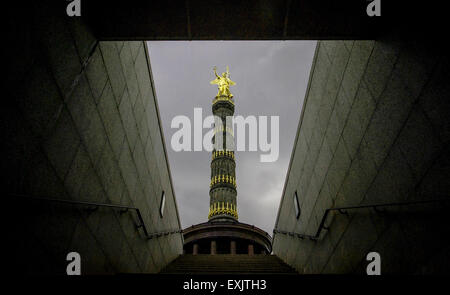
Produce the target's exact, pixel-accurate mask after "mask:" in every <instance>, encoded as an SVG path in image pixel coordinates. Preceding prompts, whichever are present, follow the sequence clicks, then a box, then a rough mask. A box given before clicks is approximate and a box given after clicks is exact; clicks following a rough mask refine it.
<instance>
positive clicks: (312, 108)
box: [273, 35, 450, 274]
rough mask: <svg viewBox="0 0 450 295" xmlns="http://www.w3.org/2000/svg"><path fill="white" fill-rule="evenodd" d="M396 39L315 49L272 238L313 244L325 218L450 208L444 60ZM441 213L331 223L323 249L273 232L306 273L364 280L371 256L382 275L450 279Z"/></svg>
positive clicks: (432, 50)
mask: <svg viewBox="0 0 450 295" xmlns="http://www.w3.org/2000/svg"><path fill="white" fill-rule="evenodd" d="M400 39H401V38H400V36H399V35H397V36H394V37H392V38H389V39H388V40H378V41H321V42H319V43H318V47H317V50H316V54H315V58H314V62H313V68H312V69H311V76H310V81H309V89H308V91H307V94H306V97H305V104H304V106H303V108H304V110H303V114H302V116H301V119H300V125H299V128H298V131H297V138H296V142H295V146H294V149H293V154H292V156H291V163H290V167H289V172H288V175H287V179H286V183H285V187H284V191H283V197H282V200H281V204H280V208H279V212H278V217H277V222H276V225H275V228H276V229H277V230H282V231H286V232H294V233H300V234H306V235H314V234H315V233H316V231H317V229H318V228H319V225H320V222H321V220H322V216H323V214H324V212H325V210H326V209H327V208H334V207H346V206H357V205H369V204H386V203H393V202H413V201H426V200H435V199H447V200H448V197H449V191H450V187H449V181H448V180H449V179H450V153H449V149H448V143H449V131H450V129H449V127H450V124H449V123H450V117H449V116H448V114H449V113H450V112H449V111H450V107H449V105H450V103H449V93H450V89H449V84H448V80H449V76H450V75H449V60H448V57H447V56H446V55H445V54H444V53H443V50H442V49H441V48H439V47H438V46H435V45H436V44H435V43H432V42H420V41H408V42H406V41H405V42H401V41H399V40H400ZM295 192H296V193H297V195H298V199H299V203H300V209H301V213H300V217H299V218H298V219H296V214H295V209H294V206H293V205H294V203H293V198H294V194H295ZM445 204H446V205H445ZM446 208H447V209H448V202H446V203H431V204H419V205H409V206H390V207H385V208H382V210H385V212H384V213H377V212H376V211H374V210H373V209H370V208H367V209H359V210H352V211H350V210H349V211H348V212H347V213H348V215H345V214H338V213H337V212H332V213H331V216H330V217H329V218H328V219H327V222H326V224H325V226H328V227H329V229H328V230H324V231H323V232H322V234H321V237H320V239H319V240H317V241H311V240H309V239H301V238H299V237H296V236H290V235H287V234H282V233H278V234H275V236H274V248H273V249H274V250H273V251H274V253H275V254H277V255H279V256H280V257H281V258H282V259H283V260H285V261H286V262H287V263H289V264H290V265H292V266H294V267H295V268H296V269H297V270H298V271H299V272H301V273H365V272H366V266H367V264H368V262H367V261H366V255H367V254H368V253H369V252H371V251H375V252H378V253H379V254H380V255H381V265H382V266H381V269H382V274H388V273H403V274H405V273H415V274H417V273H427V274H429V273H441V272H447V273H448V272H449V270H450V269H449V267H448V263H447V262H448V259H449V257H448V253H449V244H448V242H447V241H446V240H447V239H446V237H447V236H448V234H449V230H448V227H447V226H446V223H447V222H446V217H445V216H446V211H445V210H446Z"/></svg>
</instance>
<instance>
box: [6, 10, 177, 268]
mask: <svg viewBox="0 0 450 295" xmlns="http://www.w3.org/2000/svg"><path fill="white" fill-rule="evenodd" d="M41 9H42V10H35V11H33V13H34V15H33V16H32V17H30V18H28V19H24V20H23V22H22V21H21V20H20V19H19V20H18V22H17V23H15V24H16V25H18V26H20V27H19V28H16V29H18V30H16V33H17V34H16V35H15V39H16V41H15V42H16V43H14V47H12V48H13V49H14V48H15V52H14V57H13V58H12V59H13V60H12V62H13V64H12V65H13V67H11V69H12V70H11V72H10V74H9V77H8V78H9V79H10V80H9V82H10V83H9V85H8V86H9V87H10V88H8V89H10V90H11V91H9V97H8V102H7V103H5V105H6V106H5V107H4V108H3V113H4V114H3V116H2V125H3V126H2V129H3V130H4V138H8V140H5V141H4V144H5V145H6V151H7V153H6V157H5V160H3V161H2V166H3V167H2V170H3V171H4V172H6V173H5V178H4V179H3V181H5V184H6V185H5V186H3V189H4V197H5V198H6V199H8V200H12V201H13V202H14V203H15V204H14V205H17V204H19V205H18V208H20V210H18V213H17V215H15V216H12V217H11V220H14V222H13V223H12V228H11V229H12V230H11V234H12V237H11V238H12V239H13V240H12V241H13V242H11V243H12V244H13V247H14V251H13V253H14V256H12V257H10V258H12V259H13V260H14V268H15V269H17V272H18V273H24V272H25V273H32V274H36V273H39V274H41V273H65V272H66V265H67V263H68V262H66V255H67V253H68V252H71V251H76V252H79V253H80V255H81V267H82V274H91V273H117V272H158V271H159V270H160V269H161V268H162V267H164V266H165V265H166V264H167V263H169V262H170V261H171V260H173V259H174V258H175V257H176V256H177V255H179V254H181V253H182V246H183V243H182V235H181V234H180V233H176V234H171V235H165V236H162V237H159V238H153V239H150V240H147V239H146V237H145V236H144V232H143V230H142V228H140V229H137V228H136V225H137V224H138V223H139V220H138V217H137V215H136V212H134V211H133V210H129V211H128V212H126V213H120V210H116V209H111V208H103V207H101V208H98V209H97V210H96V211H89V210H86V206H79V205H71V204H65V203H64V204H62V203H55V202H48V201H33V200H30V199H26V198H23V197H21V196H26V197H45V198H56V199H65V200H72V201H84V202H96V203H106V204H116V205H124V206H131V207H137V208H138V209H139V210H140V212H141V214H142V218H143V220H144V223H145V225H146V228H147V230H148V233H149V234H152V233H155V232H166V231H176V230H180V229H181V228H180V221H179V217H178V211H177V207H176V200H175V195H174V192H173V188H172V181H171V176H170V170H169V166H168V162H167V155H166V151H165V146H164V140H163V135H162V129H161V125H160V121H159V114H158V106H157V101H156V97H155V91H154V84H153V79H152V74H151V69H150V63H149V58H148V53H147V47H146V45H145V42H142V41H133V42H97V40H96V39H95V38H94V36H93V35H92V34H91V33H90V31H89V29H88V28H87V27H85V26H84V25H83V23H82V22H81V21H80V19H79V18H69V17H64V16H63V14H61V13H52V12H51V11H47V10H46V9H48V7H45V6H42V7H41ZM36 24H39V25H36ZM163 191H164V193H165V197H166V202H165V210H164V214H163V217H161V216H160V214H159V206H160V202H161V197H162V192H163ZM18 195H20V196H18ZM87 208H92V206H87ZM25 253H26V254H25Z"/></svg>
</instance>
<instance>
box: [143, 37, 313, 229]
mask: <svg viewBox="0 0 450 295" xmlns="http://www.w3.org/2000/svg"><path fill="white" fill-rule="evenodd" d="M315 46H316V41H151V42H148V47H149V53H150V60H151V67H152V72H153V79H154V81H155V84H156V95H157V98H158V104H159V111H160V115H161V120H162V124H163V132H164V136H165V140H166V147H167V152H168V157H169V163H170V168H171V172H172V180H173V185H174V189H175V195H176V198H177V204H178V210H179V213H180V218H181V223H182V226H183V228H185V227H187V226H191V225H193V224H197V223H201V222H205V221H207V220H208V217H207V216H208V212H209V183H210V173H211V172H210V161H211V153H210V152H207V151H197V152H194V151H192V152H186V151H182V152H175V151H174V150H173V149H172V148H171V144H170V141H171V138H172V135H173V134H174V132H176V131H177V130H178V129H171V121H172V119H173V117H175V116H177V115H185V116H187V117H189V118H190V119H191V122H193V116H194V108H196V107H200V108H202V109H203V118H205V117H206V116H208V115H211V114H212V112H211V102H212V99H213V98H214V96H215V95H216V94H217V86H216V85H210V84H209V81H211V80H213V79H214V78H215V77H214V73H213V67H214V66H217V72H218V74H219V75H220V74H221V73H222V72H224V71H225V68H226V66H227V65H228V66H229V68H230V74H231V79H232V80H233V81H234V82H236V85H235V86H232V87H231V88H230V90H231V93H232V94H233V95H234V99H235V115H242V116H244V117H247V116H249V115H254V116H262V115H265V116H279V117H280V130H279V131H280V133H279V137H280V155H279V158H278V160H277V161H276V162H273V163H261V162H260V157H259V156H260V154H261V152H259V151H257V152H248V151H247V152H242V151H241V152H237V153H236V182H237V204H238V213H239V221H240V222H244V223H249V224H253V225H255V226H258V227H260V228H261V229H263V230H265V231H267V232H268V233H269V234H270V235H272V230H273V227H274V225H275V219H276V215H277V211H278V205H279V203H280V199H281V194H282V191H283V186H284V182H285V178H286V172H287V168H288V165H289V160H290V156H291V152H292V146H293V143H294V139H295V133H296V130H297V126H298V121H299V118H300V112H301V108H302V105H303V99H304V96H305V91H306V87H307V84H308V78H309V72H310V68H311V63H312V59H313V55H314V50H315ZM269 126H270V125H269ZM192 128H193V126H192ZM207 131H208V130H207V129H204V131H203V132H204V134H205V133H206V132H207ZM192 134H193V130H192ZM192 136H193V135H192ZM192 142H193V141H192ZM247 142H248V139H247ZM192 144H193V143H192Z"/></svg>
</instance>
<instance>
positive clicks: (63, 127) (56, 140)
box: [43, 108, 80, 179]
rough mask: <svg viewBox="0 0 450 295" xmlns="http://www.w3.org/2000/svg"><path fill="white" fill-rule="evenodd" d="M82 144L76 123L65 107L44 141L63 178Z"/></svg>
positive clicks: (53, 162)
mask: <svg viewBox="0 0 450 295" xmlns="http://www.w3.org/2000/svg"><path fill="white" fill-rule="evenodd" d="M79 144H80V138H79V136H78V134H77V131H76V129H75V124H74V123H73V121H72V118H71V116H70V114H69V112H68V111H67V109H65V108H64V109H63V110H62V112H61V115H60V117H59V119H58V121H57V122H56V127H55V129H54V130H53V132H52V134H51V135H50V136H49V137H48V139H47V140H45V142H44V143H43V145H44V149H45V151H46V153H47V156H48V158H49V160H50V162H51V163H52V165H53V166H54V167H55V169H56V172H57V173H58V175H59V177H60V178H61V179H64V177H65V175H66V173H67V171H68V170H69V167H70V165H71V163H72V160H73V158H74V156H75V153H76V151H77V148H78V145H79Z"/></svg>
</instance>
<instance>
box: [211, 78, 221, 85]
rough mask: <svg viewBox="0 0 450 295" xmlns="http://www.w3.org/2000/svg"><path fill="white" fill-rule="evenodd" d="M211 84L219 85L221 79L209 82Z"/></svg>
mask: <svg viewBox="0 0 450 295" xmlns="http://www.w3.org/2000/svg"><path fill="white" fill-rule="evenodd" d="M209 84H219V79H217V78H216V79H214V80H212V81H211V82H209Z"/></svg>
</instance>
